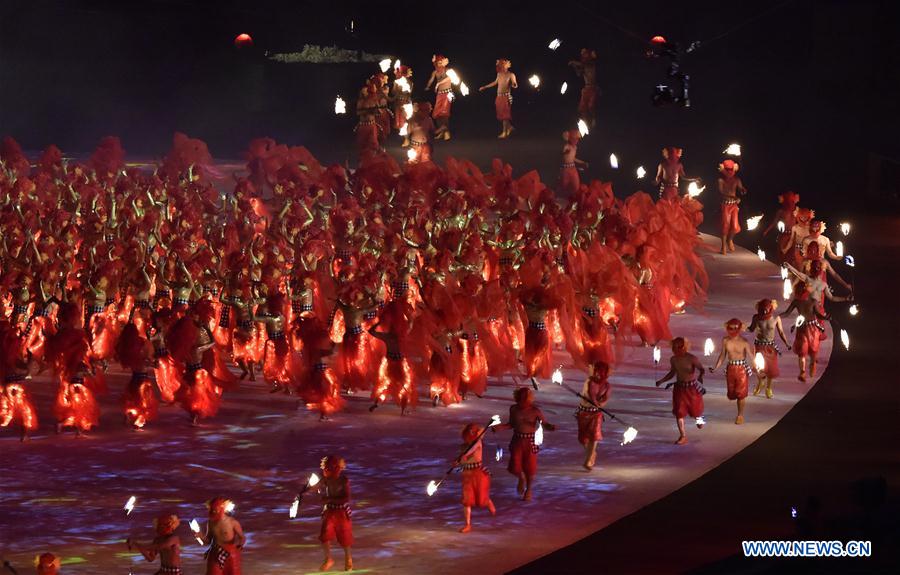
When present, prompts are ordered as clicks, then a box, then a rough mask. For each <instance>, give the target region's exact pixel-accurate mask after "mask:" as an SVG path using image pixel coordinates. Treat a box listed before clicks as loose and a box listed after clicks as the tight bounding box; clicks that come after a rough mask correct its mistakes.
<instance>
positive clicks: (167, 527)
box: [153, 513, 181, 537]
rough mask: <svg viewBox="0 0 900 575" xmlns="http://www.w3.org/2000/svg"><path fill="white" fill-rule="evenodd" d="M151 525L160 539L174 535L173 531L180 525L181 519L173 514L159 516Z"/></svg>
mask: <svg viewBox="0 0 900 575" xmlns="http://www.w3.org/2000/svg"><path fill="white" fill-rule="evenodd" d="M153 525H154V526H155V527H156V534H157V535H159V536H160V537H165V536H166V535H171V534H172V533H175V530H176V529H178V526H179V525H181V519H179V518H178V516H177V515H175V514H174V513H170V514H168V515H160V516H159V517H157V518H156V519H154V520H153Z"/></svg>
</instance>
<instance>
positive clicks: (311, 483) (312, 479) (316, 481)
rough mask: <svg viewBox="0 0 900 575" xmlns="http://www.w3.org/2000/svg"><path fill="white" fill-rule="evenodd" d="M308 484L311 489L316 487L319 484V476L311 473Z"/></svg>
mask: <svg viewBox="0 0 900 575" xmlns="http://www.w3.org/2000/svg"><path fill="white" fill-rule="evenodd" d="M306 483H307V485H309V486H310V487H315V486H316V485H318V484H319V476H318V475H316V474H315V473H310V474H309V479H308V480H307V481H306Z"/></svg>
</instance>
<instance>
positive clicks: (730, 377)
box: [709, 318, 753, 425]
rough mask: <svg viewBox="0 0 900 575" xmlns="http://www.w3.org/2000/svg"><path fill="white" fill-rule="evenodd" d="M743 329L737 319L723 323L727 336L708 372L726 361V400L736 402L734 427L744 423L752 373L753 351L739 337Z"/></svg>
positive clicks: (742, 325)
mask: <svg viewBox="0 0 900 575" xmlns="http://www.w3.org/2000/svg"><path fill="white" fill-rule="evenodd" d="M743 329H744V323H743V322H742V321H741V320H739V319H737V318H731V319H730V320H728V321H727V322H725V330H726V332H727V333H728V335H726V336H725V337H723V338H722V346H721V350H720V351H719V357H718V358H717V359H716V365H715V366H714V367H713V368H712V369H710V370H709V373H713V372H714V371H715V370H717V369H719V366H721V365H722V362H723V361H725V360H728V367H727V368H726V370H725V383H726V385H727V387H728V399H730V400H737V417H736V418H735V420H734V423H735V424H736V425H741V424H742V423H744V402H745V401H746V399H747V390H748V389H749V379H750V374H751V373H752V368H751V367H750V366H751V365H752V364H753V349H752V348H751V347H750V342H748V341H747V340H746V339H744V338H743V337H741V331H743Z"/></svg>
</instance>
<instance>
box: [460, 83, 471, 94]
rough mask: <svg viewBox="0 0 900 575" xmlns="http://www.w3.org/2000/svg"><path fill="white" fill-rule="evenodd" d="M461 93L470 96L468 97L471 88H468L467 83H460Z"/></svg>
mask: <svg viewBox="0 0 900 575" xmlns="http://www.w3.org/2000/svg"><path fill="white" fill-rule="evenodd" d="M459 93H460V94H462V95H463V96H468V95H469V87H468V86H466V83H465V82H460V83H459Z"/></svg>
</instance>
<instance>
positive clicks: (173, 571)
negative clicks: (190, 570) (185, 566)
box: [156, 565, 183, 575]
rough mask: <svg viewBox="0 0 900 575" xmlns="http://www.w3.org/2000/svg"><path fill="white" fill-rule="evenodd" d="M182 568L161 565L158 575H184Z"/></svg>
mask: <svg viewBox="0 0 900 575" xmlns="http://www.w3.org/2000/svg"><path fill="white" fill-rule="evenodd" d="M182 573H183V572H182V571H181V567H173V566H172V565H160V566H159V571H157V572H156V575H182Z"/></svg>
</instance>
